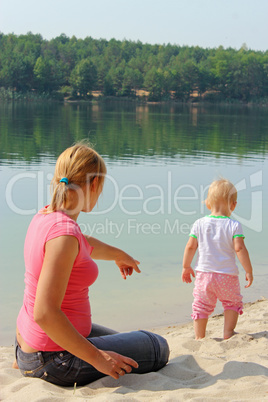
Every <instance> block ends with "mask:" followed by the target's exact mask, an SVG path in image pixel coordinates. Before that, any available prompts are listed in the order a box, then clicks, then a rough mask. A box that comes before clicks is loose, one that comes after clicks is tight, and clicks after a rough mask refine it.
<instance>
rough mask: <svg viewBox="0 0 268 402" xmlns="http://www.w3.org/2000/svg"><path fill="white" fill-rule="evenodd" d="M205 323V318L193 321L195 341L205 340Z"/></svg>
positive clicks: (206, 320) (206, 321)
mask: <svg viewBox="0 0 268 402" xmlns="http://www.w3.org/2000/svg"><path fill="white" fill-rule="evenodd" d="M207 323H208V319H207V318H198V319H197V320H194V332H195V339H202V338H205V336H206V327H207Z"/></svg>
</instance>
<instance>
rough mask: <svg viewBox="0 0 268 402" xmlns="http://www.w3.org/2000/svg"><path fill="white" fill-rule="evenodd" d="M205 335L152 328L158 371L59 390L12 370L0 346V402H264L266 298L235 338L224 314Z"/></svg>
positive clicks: (249, 307)
mask: <svg viewBox="0 0 268 402" xmlns="http://www.w3.org/2000/svg"><path fill="white" fill-rule="evenodd" d="M207 329H208V330H207V337H206V338H205V339H203V340H201V341H195V340H194V333H193V326H192V323H191V322H190V323H188V324H185V325H180V326H169V327H165V328H157V329H153V332H157V333H160V334H161V335H163V336H164V337H165V338H166V339H167V341H168V342H169V345H170V349H171V355H170V361H169V363H168V365H167V366H166V367H164V368H163V369H162V370H160V371H159V372H157V373H149V374H143V375H137V374H129V375H126V376H124V377H121V378H120V379H119V380H114V379H113V378H110V377H104V378H103V379H101V380H98V381H95V382H94V383H91V384H89V385H87V386H84V387H77V388H76V389H74V388H63V387H58V386H55V385H53V384H49V383H46V382H45V381H42V380H39V379H34V378H25V377H23V376H22V375H21V374H20V371H19V370H15V369H12V368H11V365H12V361H13V348H12V347H1V348H0V352H1V359H0V384H1V391H0V392H1V394H0V400H4V401H14V402H17V401H18V402H24V401H25V402H26V401H27V402H34V401H38V402H41V401H65V402H68V401H87V400H91V399H93V400H94V401H109V402H110V401H111V402H112V401H121V400H124V401H158V400H161V401H198V402H210V401H226V402H230V401H240V402H241V401H254V402H255V401H265V400H268V299H263V300H258V301H256V302H254V303H247V304H246V305H245V309H244V314H243V315H242V316H240V317H239V321H238V325H237V328H236V331H237V334H235V335H234V336H233V337H232V338H230V339H228V340H223V339H222V329H223V316H222V315H217V316H214V317H211V318H210V319H209V323H208V328H207Z"/></svg>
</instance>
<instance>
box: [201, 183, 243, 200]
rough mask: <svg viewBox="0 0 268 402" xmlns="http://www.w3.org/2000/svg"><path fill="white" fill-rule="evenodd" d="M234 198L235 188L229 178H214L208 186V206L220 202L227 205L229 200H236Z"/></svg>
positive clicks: (235, 194) (235, 196)
mask: <svg viewBox="0 0 268 402" xmlns="http://www.w3.org/2000/svg"><path fill="white" fill-rule="evenodd" d="M236 200H237V191H236V188H235V186H234V185H233V184H232V183H231V182H230V181H229V180H227V179H219V180H215V181H213V182H212V183H211V185H210V186H209V189H208V196H207V199H206V201H207V203H208V204H209V205H210V206H214V205H217V204H218V203H220V202H225V203H226V204H227V205H230V203H231V202H236Z"/></svg>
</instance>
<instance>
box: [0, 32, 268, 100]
mask: <svg viewBox="0 0 268 402" xmlns="http://www.w3.org/2000/svg"><path fill="white" fill-rule="evenodd" d="M0 88H1V90H0V98H1V97H2V98H3V94H6V93H7V92H8V91H10V93H12V96H13V97H14V96H15V95H16V94H23V93H32V94H33V93H34V94H37V95H38V94H39V95H43V96H53V95H54V96H55V94H56V95H57V96H58V97H59V98H60V97H61V96H62V97H63V96H68V97H69V98H72V99H79V98H82V99H89V98H90V97H91V96H92V92H93V91H99V93H100V94H101V95H103V96H117V97H133V98H135V97H137V96H140V94H141V93H142V92H141V91H146V92H144V93H146V99H147V100H149V101H160V100H169V99H174V100H181V101H188V100H189V99H190V98H191V97H193V94H195V96H196V100H198V99H207V100H230V101H232V100H236V101H242V102H249V101H257V102H258V101H261V100H263V99H265V98H266V101H267V97H268V51H266V52H261V51H253V50H249V49H247V47H246V45H243V46H242V47H241V49H239V50H235V49H233V48H228V49H224V48H223V47H222V46H220V47H218V48H213V49H208V48H205V49H204V48H200V47H198V46H191V47H189V46H178V45H172V44H164V45H159V44H155V45H152V44H148V43H145V44H143V43H142V42H140V41H137V42H133V41H129V40H123V41H119V40H116V39H111V40H109V41H108V40H105V39H93V38H92V37H87V38H85V39H77V38H76V37H75V36H73V37H71V38H69V37H67V36H66V35H65V34H62V35H60V36H58V37H56V38H53V39H51V40H45V39H43V38H42V36H41V35H40V34H33V33H31V32H29V33H28V34H26V35H19V36H17V35H14V34H8V35H5V34H3V33H0ZM1 94H2V96H1Z"/></svg>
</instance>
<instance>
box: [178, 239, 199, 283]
mask: <svg viewBox="0 0 268 402" xmlns="http://www.w3.org/2000/svg"><path fill="white" fill-rule="evenodd" d="M197 247H198V243H197V239H196V238H195V237H189V240H188V242H187V244H186V247H185V250H184V256H183V263H182V265H183V269H182V275H181V279H182V281H183V282H186V283H191V282H192V278H191V275H192V276H193V277H195V273H194V270H193V269H192V267H191V263H192V260H193V258H194V255H195V252H196V249H197Z"/></svg>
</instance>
